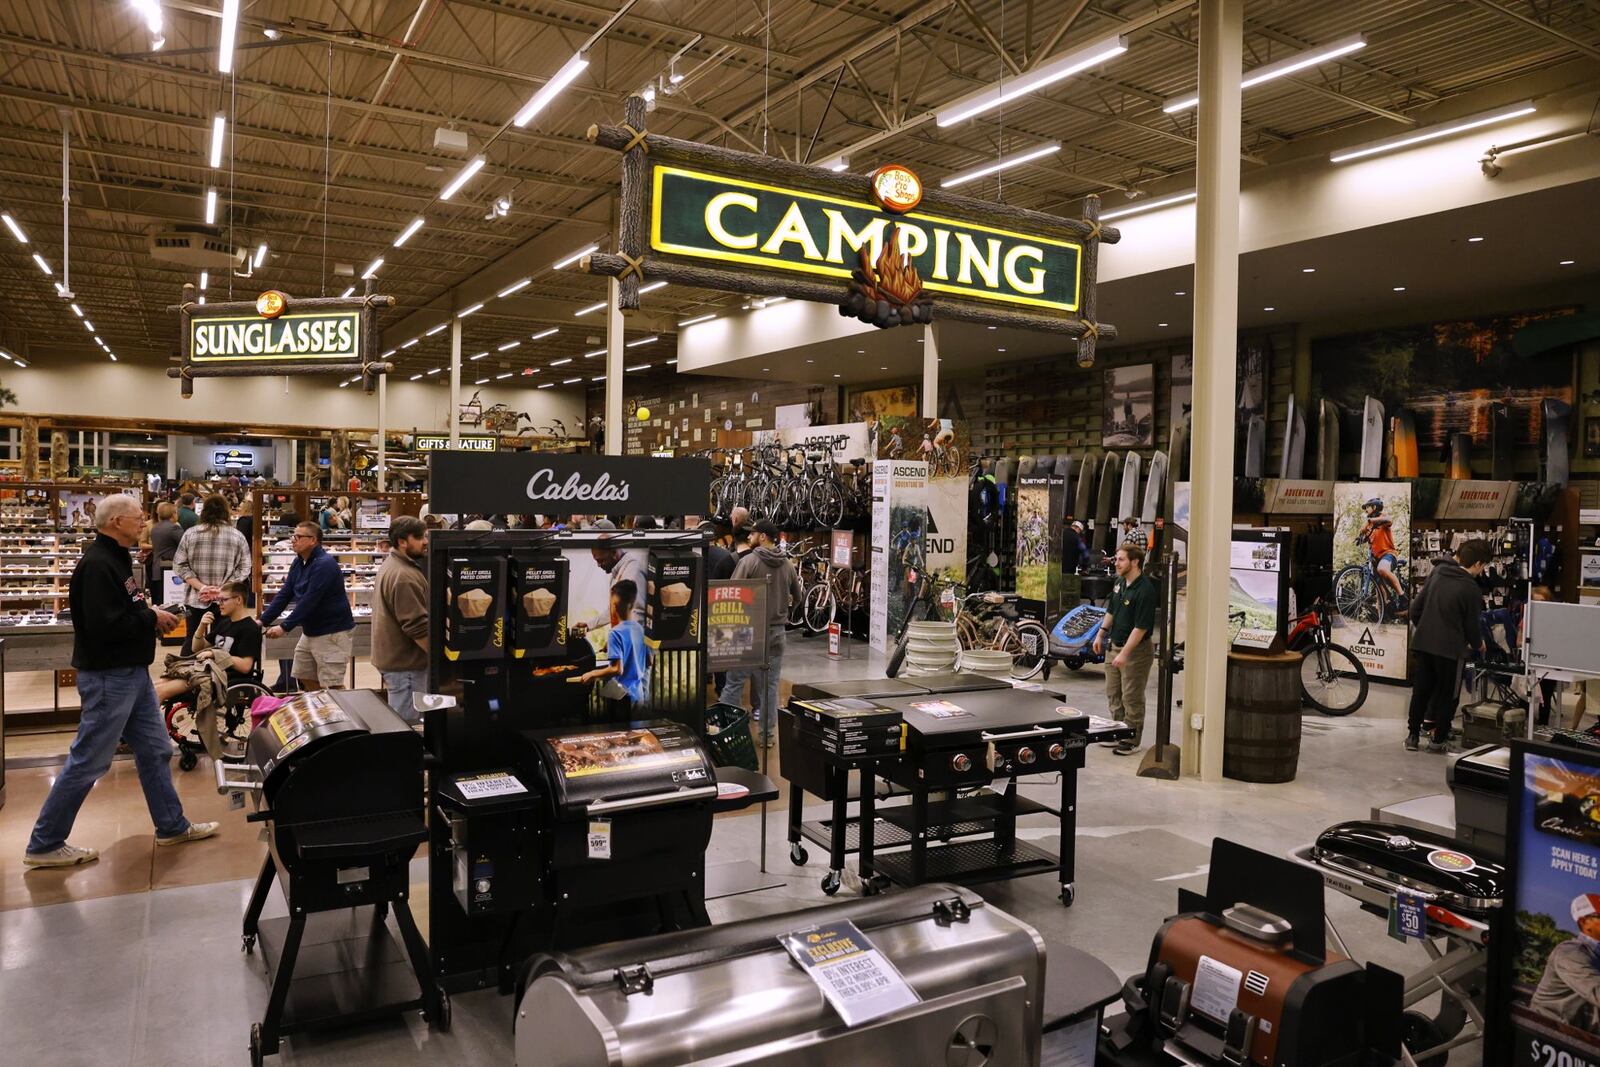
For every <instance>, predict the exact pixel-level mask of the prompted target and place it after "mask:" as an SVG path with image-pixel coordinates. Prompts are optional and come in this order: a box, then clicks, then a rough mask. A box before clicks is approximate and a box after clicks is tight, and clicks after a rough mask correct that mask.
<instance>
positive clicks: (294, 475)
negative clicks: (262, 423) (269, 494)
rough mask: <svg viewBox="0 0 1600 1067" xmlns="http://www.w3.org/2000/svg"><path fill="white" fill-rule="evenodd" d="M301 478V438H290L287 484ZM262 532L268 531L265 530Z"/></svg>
mask: <svg viewBox="0 0 1600 1067" xmlns="http://www.w3.org/2000/svg"><path fill="white" fill-rule="evenodd" d="M299 480H300V438H298V437H291V438H289V480H288V481H287V482H285V483H284V484H286V485H293V484H294V483H295V482H298V481H299ZM262 533H266V531H265V530H263V531H262Z"/></svg>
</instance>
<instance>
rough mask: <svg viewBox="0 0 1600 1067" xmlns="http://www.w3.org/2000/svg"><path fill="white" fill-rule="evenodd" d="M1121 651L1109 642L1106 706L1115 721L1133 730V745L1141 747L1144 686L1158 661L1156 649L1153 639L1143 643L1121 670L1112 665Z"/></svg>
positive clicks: (1129, 656) (1119, 647) (1142, 738)
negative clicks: (1156, 660) (1151, 668)
mask: <svg viewBox="0 0 1600 1067" xmlns="http://www.w3.org/2000/svg"><path fill="white" fill-rule="evenodd" d="M1119 651H1121V646H1120V645H1114V644H1111V643H1110V642H1107V643H1106V706H1107V707H1109V708H1110V709H1111V717H1112V718H1113V719H1116V720H1117V721H1119V722H1126V723H1127V724H1128V725H1129V726H1131V727H1133V744H1134V745H1135V746H1138V745H1139V744H1140V743H1141V742H1142V741H1143V740H1144V687H1145V683H1146V682H1148V681H1149V680H1150V665H1151V664H1152V663H1154V662H1155V646H1154V645H1153V644H1151V642H1150V639H1149V638H1146V639H1145V640H1143V641H1140V642H1139V644H1138V647H1136V648H1135V649H1134V650H1133V651H1132V652H1130V653H1129V654H1128V665H1127V666H1126V667H1123V668H1121V669H1120V670H1119V669H1118V668H1116V667H1113V666H1112V665H1111V663H1112V661H1113V660H1115V659H1116V658H1117V653H1118V652H1119Z"/></svg>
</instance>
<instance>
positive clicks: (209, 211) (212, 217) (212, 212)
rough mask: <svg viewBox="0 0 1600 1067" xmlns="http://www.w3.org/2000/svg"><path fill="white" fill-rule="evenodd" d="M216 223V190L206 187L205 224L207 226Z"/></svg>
mask: <svg viewBox="0 0 1600 1067" xmlns="http://www.w3.org/2000/svg"><path fill="white" fill-rule="evenodd" d="M216 224H217V191H216V190H215V189H207V190H206V225H207V226H215V225H216Z"/></svg>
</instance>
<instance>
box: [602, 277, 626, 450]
mask: <svg viewBox="0 0 1600 1067" xmlns="http://www.w3.org/2000/svg"><path fill="white" fill-rule="evenodd" d="M621 296H622V283H621V282H619V281H617V279H615V278H608V279H607V280H606V422H605V432H606V455H608V456H620V455H622V438H623V436H624V434H623V426H622V373H623V372H622V364H623V357H622V353H623V351H624V349H623V344H622V341H623V333H622V307H621V306H620V303H619V301H620V299H621Z"/></svg>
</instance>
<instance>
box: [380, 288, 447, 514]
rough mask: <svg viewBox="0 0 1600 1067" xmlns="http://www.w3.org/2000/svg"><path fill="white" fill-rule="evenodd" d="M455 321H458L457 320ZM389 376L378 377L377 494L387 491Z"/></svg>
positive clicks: (381, 375)
mask: <svg viewBox="0 0 1600 1067" xmlns="http://www.w3.org/2000/svg"><path fill="white" fill-rule="evenodd" d="M456 321H458V322H459V321H460V320H459V319H457V320H456ZM388 429H389V376H388V375H387V374H380V375H378V492H380V493H387V492H388V491H389V440H388V438H389V434H388Z"/></svg>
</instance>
